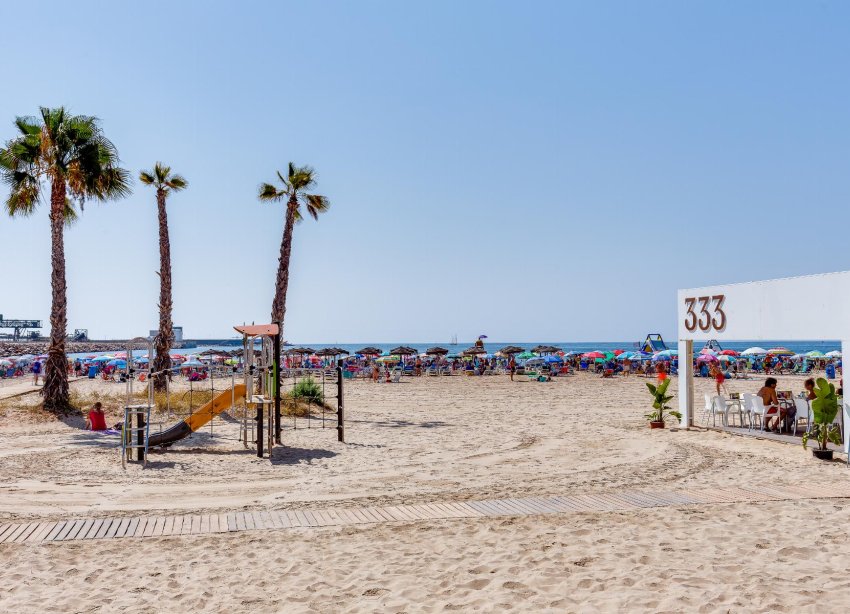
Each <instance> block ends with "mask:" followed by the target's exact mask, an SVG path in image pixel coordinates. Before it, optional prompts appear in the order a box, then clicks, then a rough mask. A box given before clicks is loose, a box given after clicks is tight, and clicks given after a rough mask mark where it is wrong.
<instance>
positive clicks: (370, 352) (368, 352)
mask: <svg viewBox="0 0 850 614" xmlns="http://www.w3.org/2000/svg"><path fill="white" fill-rule="evenodd" d="M356 353H357V354H362V355H363V356H380V355H381V350H379V349H378V348H376V347H373V346H371V345H370V346H367V347H365V348H360V349H359V350H357V352H356Z"/></svg>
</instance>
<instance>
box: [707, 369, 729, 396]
mask: <svg viewBox="0 0 850 614" xmlns="http://www.w3.org/2000/svg"><path fill="white" fill-rule="evenodd" d="M710 374H711V377H713V378H714V385H715V388H716V389H717V396H720V389H721V388H722V386H723V382H725V381H726V376H725V375H723V369H721V368H720V366H718V365H716V364H714V363H712V365H711V371H710Z"/></svg>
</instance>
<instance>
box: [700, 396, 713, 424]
mask: <svg viewBox="0 0 850 614" xmlns="http://www.w3.org/2000/svg"><path fill="white" fill-rule="evenodd" d="M704 396H705V406H704V407H703V409H702V423H703V424H705V425H706V426H707V425H708V419H709V418H712V419H713V418H714V399H712V398H711V395H710V394H708V393H707V392H706V393H705V394H704ZM712 424H713V422H712Z"/></svg>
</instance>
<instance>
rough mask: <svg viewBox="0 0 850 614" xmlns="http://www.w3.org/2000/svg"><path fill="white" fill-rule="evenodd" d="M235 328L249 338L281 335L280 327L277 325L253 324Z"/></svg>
mask: <svg viewBox="0 0 850 614" xmlns="http://www.w3.org/2000/svg"><path fill="white" fill-rule="evenodd" d="M233 328H234V330H235V331H236V332H237V333H242V334H243V335H248V336H249V337H259V336H261V335H279V334H280V327H279V326H278V325H277V324H252V325H251V326H234V327H233Z"/></svg>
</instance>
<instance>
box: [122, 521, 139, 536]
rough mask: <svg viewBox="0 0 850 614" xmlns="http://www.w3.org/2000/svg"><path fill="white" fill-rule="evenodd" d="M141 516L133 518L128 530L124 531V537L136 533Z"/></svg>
mask: <svg viewBox="0 0 850 614" xmlns="http://www.w3.org/2000/svg"><path fill="white" fill-rule="evenodd" d="M140 520H141V519H140V518H131V519H130V524H129V526H128V527H127V530H126V531H125V532H124V537H133V535H135V533H136V528H137V527H138V526H139V521H140Z"/></svg>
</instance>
